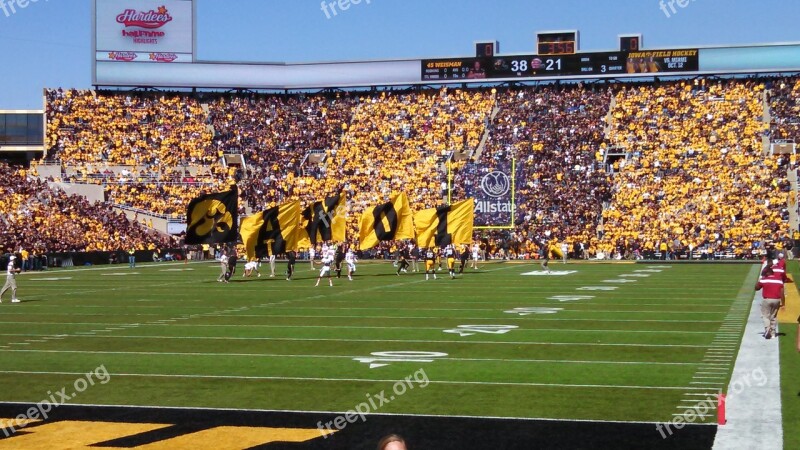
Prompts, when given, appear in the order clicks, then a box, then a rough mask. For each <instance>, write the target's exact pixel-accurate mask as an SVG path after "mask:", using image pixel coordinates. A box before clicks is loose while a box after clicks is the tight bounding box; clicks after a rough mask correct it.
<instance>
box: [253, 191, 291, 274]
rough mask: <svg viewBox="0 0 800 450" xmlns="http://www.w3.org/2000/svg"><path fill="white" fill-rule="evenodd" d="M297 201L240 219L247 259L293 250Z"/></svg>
mask: <svg viewBox="0 0 800 450" xmlns="http://www.w3.org/2000/svg"><path fill="white" fill-rule="evenodd" d="M299 224H300V202H291V203H284V204H283V205H279V206H276V207H274V208H270V209H268V210H266V211H263V212H260V213H258V214H254V215H252V216H250V217H247V218H245V219H244V220H242V226H241V234H242V242H243V243H244V248H245V251H246V252H247V260H248V261H250V260H253V259H255V258H262V257H264V256H267V255H268V254H270V253H271V254H273V255H277V254H280V253H286V252H287V251H291V250H297V234H298V233H297V228H298V226H299Z"/></svg>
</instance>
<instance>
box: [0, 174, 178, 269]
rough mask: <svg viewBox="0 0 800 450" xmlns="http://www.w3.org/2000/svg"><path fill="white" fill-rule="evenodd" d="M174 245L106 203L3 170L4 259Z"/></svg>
mask: <svg viewBox="0 0 800 450" xmlns="http://www.w3.org/2000/svg"><path fill="white" fill-rule="evenodd" d="M170 243H171V242H170V239H169V238H164V237H160V236H158V235H155V234H150V233H149V232H148V231H147V229H146V228H144V227H142V226H141V225H139V224H138V223H135V222H130V221H128V219H127V218H126V217H125V215H124V214H122V213H118V212H115V211H114V210H113V209H112V208H111V207H110V206H109V205H107V204H105V203H102V202H98V203H90V202H89V201H88V200H86V198H85V197H82V196H78V195H68V194H66V193H65V192H64V191H62V190H58V189H51V188H50V187H49V185H48V184H47V182H46V181H42V180H39V179H38V177H36V176H35V174H33V173H29V172H28V171H26V170H24V169H18V168H12V167H10V166H8V165H6V164H0V253H5V252H12V251H13V252H18V251H20V250H25V252H30V253H32V254H34V255H41V254H44V253H53V252H75V251H117V250H125V251H127V250H129V249H131V248H134V249H137V250H146V249H153V248H156V247H158V246H164V247H166V246H169V244H170Z"/></svg>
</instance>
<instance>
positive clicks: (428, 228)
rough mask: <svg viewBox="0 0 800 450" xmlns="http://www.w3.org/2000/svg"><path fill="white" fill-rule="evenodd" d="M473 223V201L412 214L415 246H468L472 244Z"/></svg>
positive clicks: (469, 200) (468, 200)
mask: <svg viewBox="0 0 800 450" xmlns="http://www.w3.org/2000/svg"><path fill="white" fill-rule="evenodd" d="M474 221H475V201H474V200H473V199H467V200H464V201H461V202H458V203H453V204H452V205H450V206H441V207H439V208H433V209H426V210H423V211H420V212H418V213H416V214H414V225H415V226H416V228H417V245H419V246H420V247H421V248H429V247H443V246H446V245H450V244H452V245H462V244H469V243H471V242H472V232H473V228H474V227H473V223H474Z"/></svg>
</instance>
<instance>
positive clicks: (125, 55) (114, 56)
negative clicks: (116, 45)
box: [108, 52, 139, 62]
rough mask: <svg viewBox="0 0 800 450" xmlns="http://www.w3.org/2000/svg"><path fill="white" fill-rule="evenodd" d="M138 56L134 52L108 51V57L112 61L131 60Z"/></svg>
mask: <svg viewBox="0 0 800 450" xmlns="http://www.w3.org/2000/svg"><path fill="white" fill-rule="evenodd" d="M138 57H139V55H137V54H136V53H134V52H108V59H110V60H112V61H125V62H131V61H133V60H134V59H136V58H138Z"/></svg>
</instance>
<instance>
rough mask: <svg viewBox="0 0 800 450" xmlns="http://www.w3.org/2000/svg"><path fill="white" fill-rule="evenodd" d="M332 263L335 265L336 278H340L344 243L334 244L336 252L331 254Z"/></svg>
mask: <svg viewBox="0 0 800 450" xmlns="http://www.w3.org/2000/svg"><path fill="white" fill-rule="evenodd" d="M333 261H334V265H335V266H336V278H342V262H343V261H344V244H338V245H337V246H336V252H335V253H334V256H333Z"/></svg>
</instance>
